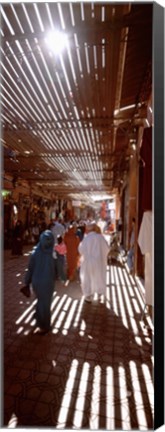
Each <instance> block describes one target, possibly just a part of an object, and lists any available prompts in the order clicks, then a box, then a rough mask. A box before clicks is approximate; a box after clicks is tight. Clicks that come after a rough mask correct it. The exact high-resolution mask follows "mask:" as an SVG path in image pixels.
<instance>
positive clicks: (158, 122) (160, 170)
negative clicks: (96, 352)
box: [153, 3, 165, 430]
mask: <svg viewBox="0 0 165 432" xmlns="http://www.w3.org/2000/svg"><path fill="white" fill-rule="evenodd" d="M164 36H165V35H164V8H163V7H162V6H160V5H159V4H156V3H154V4H153V61H154V65H153V66H154V67H153V72H154V82H153V94H154V128H153V140H154V152H153V156H154V161H153V162H154V184H153V189H154V307H155V317H154V327H155V329H154V330H155V338H154V357H155V366H154V399H155V414H154V430H155V429H157V428H159V427H160V426H162V425H163V424H164V46H165V45H164Z"/></svg>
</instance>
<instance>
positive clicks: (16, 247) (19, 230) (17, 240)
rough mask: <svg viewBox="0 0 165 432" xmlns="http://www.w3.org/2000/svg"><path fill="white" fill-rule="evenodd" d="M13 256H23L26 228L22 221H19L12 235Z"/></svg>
mask: <svg viewBox="0 0 165 432" xmlns="http://www.w3.org/2000/svg"><path fill="white" fill-rule="evenodd" d="M12 234H13V235H12V251H11V253H12V255H18V256H19V255H22V254H23V234H24V228H23V223H22V221H21V220H20V219H18V220H17V222H16V224H15V227H14V229H13V233H12Z"/></svg>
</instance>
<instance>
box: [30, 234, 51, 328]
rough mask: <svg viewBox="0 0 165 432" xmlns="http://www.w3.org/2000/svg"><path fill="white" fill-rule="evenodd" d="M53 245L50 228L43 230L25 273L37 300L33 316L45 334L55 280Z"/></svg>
mask: <svg viewBox="0 0 165 432" xmlns="http://www.w3.org/2000/svg"><path fill="white" fill-rule="evenodd" d="M53 246H54V237H53V234H52V232H51V231H50V230H45V231H43V232H42V233H41V235H40V238H39V243H38V244H37V246H36V247H35V248H34V250H33V252H32V254H31V256H30V260H29V264H28V270H27V272H26V274H25V284H26V285H30V284H32V288H33V291H34V293H35V295H36V298H37V300H38V301H37V304H36V313H35V318H36V324H37V327H39V328H40V333H41V334H45V333H47V332H49V330H50V329H51V325H50V324H51V302H52V296H53V291H54V280H55V266H54V258H53Z"/></svg>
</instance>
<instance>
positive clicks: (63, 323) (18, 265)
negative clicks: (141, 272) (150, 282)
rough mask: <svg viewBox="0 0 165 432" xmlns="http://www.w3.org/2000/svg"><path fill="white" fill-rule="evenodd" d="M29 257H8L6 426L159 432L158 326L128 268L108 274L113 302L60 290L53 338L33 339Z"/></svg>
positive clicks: (77, 288) (71, 289)
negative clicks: (26, 285)
mask: <svg viewBox="0 0 165 432" xmlns="http://www.w3.org/2000/svg"><path fill="white" fill-rule="evenodd" d="M26 250H27V253H25V254H24V255H23V256H21V257H19V258H12V257H11V256H10V251H7V252H5V254H4V308H3V310H4V373H3V376H4V407H3V411H4V424H3V426H4V427H13V428H15V427H28V428H29V427H34V428H37V427H43V428H48V427H50V428H57V429H65V428H66V429H68V428H71V429H83V428H84V429H103V430H116V429H118V430H133V429H136V430H150V429H152V428H153V395H154V391H153V356H152V337H153V325H152V320H151V318H150V317H149V315H148V314H145V315H144V319H142V312H143V309H144V302H143V295H142V293H141V289H139V287H138V286H137V281H136V280H135V279H134V278H133V277H132V276H130V275H129V273H128V271H127V268H122V267H117V266H111V267H110V268H109V267H107V296H106V298H104V297H103V296H102V298H101V299H98V298H97V297H95V299H94V300H93V302H92V303H91V304H88V303H85V302H84V298H83V297H82V295H81V289H80V284H79V283H78V282H74V283H72V284H69V286H68V287H67V288H66V287H64V286H62V285H61V283H60V282H57V283H56V284H55V291H54V296H53V302H52V326H53V330H52V333H50V334H47V335H44V336H41V335H38V334H36V333H35V327H34V321H33V313H34V306H35V297H34V296H33V295H32V297H31V298H30V299H26V298H25V297H24V296H23V295H22V294H21V293H20V287H21V284H23V278H24V273H25V269H26V267H27V262H28V259H29V255H28V251H30V247H26Z"/></svg>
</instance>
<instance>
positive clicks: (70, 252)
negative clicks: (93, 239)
mask: <svg viewBox="0 0 165 432" xmlns="http://www.w3.org/2000/svg"><path fill="white" fill-rule="evenodd" d="M64 242H65V244H66V247H67V282H68V283H69V281H73V280H74V279H75V278H76V271H77V268H78V260H79V252H78V245H79V243H80V239H79V237H78V236H77V235H76V224H75V223H74V222H73V223H71V225H70V226H69V228H68V231H67V232H66V233H65V235H64Z"/></svg>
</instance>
